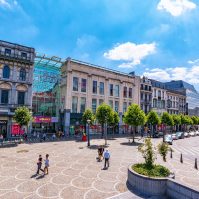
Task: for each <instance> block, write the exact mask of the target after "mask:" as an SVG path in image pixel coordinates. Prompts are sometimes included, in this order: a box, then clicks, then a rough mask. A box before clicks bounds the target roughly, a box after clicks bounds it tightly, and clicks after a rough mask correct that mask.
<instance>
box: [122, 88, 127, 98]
mask: <svg viewBox="0 0 199 199" xmlns="http://www.w3.org/2000/svg"><path fill="white" fill-rule="evenodd" d="M123 96H124V97H127V87H126V86H125V87H124V91H123Z"/></svg>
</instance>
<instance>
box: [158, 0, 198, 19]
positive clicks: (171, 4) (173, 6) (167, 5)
mask: <svg viewBox="0 0 199 199" xmlns="http://www.w3.org/2000/svg"><path fill="white" fill-rule="evenodd" d="M195 8H196V4H195V3H193V2H191V1H189V0H160V2H159V3H158V5H157V9H158V10H165V11H167V12H169V13H170V14H171V15H173V16H175V17H177V16H180V15H182V14H183V13H184V12H186V11H188V10H192V9H195Z"/></svg>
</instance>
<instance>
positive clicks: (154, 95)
mask: <svg viewBox="0 0 199 199" xmlns="http://www.w3.org/2000/svg"><path fill="white" fill-rule="evenodd" d="M154 97H156V89H154Z"/></svg>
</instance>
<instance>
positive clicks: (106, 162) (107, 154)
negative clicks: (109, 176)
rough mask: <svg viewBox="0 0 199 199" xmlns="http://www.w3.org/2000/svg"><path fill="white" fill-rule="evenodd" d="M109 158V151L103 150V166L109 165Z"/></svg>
mask: <svg viewBox="0 0 199 199" xmlns="http://www.w3.org/2000/svg"><path fill="white" fill-rule="evenodd" d="M109 159H110V152H109V151H108V150H106V151H105V152H104V160H105V161H104V168H105V169H106V168H108V167H109V166H110V165H109Z"/></svg>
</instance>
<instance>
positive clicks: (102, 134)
mask: <svg viewBox="0 0 199 199" xmlns="http://www.w3.org/2000/svg"><path fill="white" fill-rule="evenodd" d="M103 137H104V124H102V135H101V138H103Z"/></svg>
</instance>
